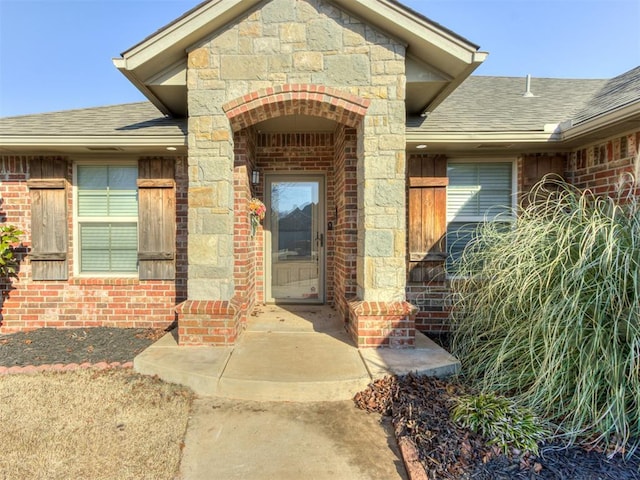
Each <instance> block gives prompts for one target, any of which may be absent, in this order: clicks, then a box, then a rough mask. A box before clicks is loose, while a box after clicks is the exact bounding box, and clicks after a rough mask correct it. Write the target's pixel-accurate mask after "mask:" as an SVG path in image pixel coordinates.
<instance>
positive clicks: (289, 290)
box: [269, 180, 324, 302]
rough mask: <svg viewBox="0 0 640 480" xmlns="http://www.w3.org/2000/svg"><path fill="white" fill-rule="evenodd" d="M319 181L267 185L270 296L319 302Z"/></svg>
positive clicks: (295, 300) (320, 298)
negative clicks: (269, 231)
mask: <svg viewBox="0 0 640 480" xmlns="http://www.w3.org/2000/svg"><path fill="white" fill-rule="evenodd" d="M319 190H320V183H319V181H307V180H303V181H280V180H273V181H271V182H270V193H271V195H270V199H271V202H270V206H269V208H270V212H269V213H270V226H271V296H272V297H273V300H276V301H278V300H281V301H291V302H297V301H303V302H305V301H309V302H314V301H315V302H320V301H322V292H321V283H320V279H321V265H320V263H321V262H320V260H321V258H320V257H321V255H320V248H322V246H323V245H322V244H323V243H324V238H322V237H321V232H320V231H319V228H318V227H319V225H320V221H319V220H320V217H319V212H320V205H319V202H320V195H319Z"/></svg>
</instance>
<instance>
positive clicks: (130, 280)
mask: <svg viewBox="0 0 640 480" xmlns="http://www.w3.org/2000/svg"><path fill="white" fill-rule="evenodd" d="M69 283H70V284H71V285H139V284H140V279H138V277H137V276H136V277H75V278H72V279H70V280H69Z"/></svg>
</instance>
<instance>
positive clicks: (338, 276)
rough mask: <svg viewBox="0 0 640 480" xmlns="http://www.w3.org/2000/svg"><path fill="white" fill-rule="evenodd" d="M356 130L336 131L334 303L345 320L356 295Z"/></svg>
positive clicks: (344, 129) (341, 129)
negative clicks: (351, 301) (349, 302)
mask: <svg viewBox="0 0 640 480" xmlns="http://www.w3.org/2000/svg"><path fill="white" fill-rule="evenodd" d="M357 142H358V139H357V132H356V130H355V129H353V128H346V127H340V128H339V129H338V130H337V132H336V160H335V190H336V195H335V204H336V205H335V211H336V215H335V216H336V218H335V220H334V232H335V238H336V246H335V275H334V284H335V286H334V292H335V305H336V308H337V309H338V311H339V312H340V314H341V316H342V318H343V319H347V318H349V305H348V303H347V302H348V301H349V300H350V299H353V298H355V297H356V289H357V280H356V261H357V254H358V252H357V249H358V248H357V247H358V244H357V241H358V235H357V233H358V231H357V228H358V185H357V177H356V169H357V161H358V159H357V146H358V143H357Z"/></svg>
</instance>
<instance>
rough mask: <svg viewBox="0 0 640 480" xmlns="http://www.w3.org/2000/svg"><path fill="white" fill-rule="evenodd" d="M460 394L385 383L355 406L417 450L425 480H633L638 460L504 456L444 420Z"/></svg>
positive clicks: (410, 379)
mask: <svg viewBox="0 0 640 480" xmlns="http://www.w3.org/2000/svg"><path fill="white" fill-rule="evenodd" d="M462 392H463V387H462V386H461V385H459V384H456V383H455V382H453V381H446V380H439V379H436V378H432V377H423V376H416V375H407V376H404V377H386V378H384V379H381V380H378V381H376V382H374V383H373V384H372V385H371V386H370V387H369V388H368V389H367V390H365V391H363V392H360V393H359V394H357V395H356V397H355V399H354V401H355V403H356V405H357V406H358V407H360V408H362V409H364V410H366V411H369V412H377V413H380V414H382V415H384V416H387V417H389V418H390V419H391V421H392V424H393V425H394V431H395V434H396V436H397V437H398V438H401V437H406V438H408V439H410V440H411V442H413V444H414V445H415V446H416V447H417V450H418V454H419V459H420V462H421V463H422V466H423V467H424V470H425V471H426V473H427V474H428V478H430V479H438V480H440V479H450V480H461V479H464V480H466V479H473V480H518V479H522V480H524V479H540V480H605V479H611V480H614V479H615V480H636V479H640V454H636V455H635V456H634V457H632V458H631V459H629V460H628V461H626V460H625V459H624V458H622V457H620V456H617V457H614V458H612V459H609V458H607V456H606V455H604V454H603V453H599V452H595V451H591V452H587V451H585V450H583V449H582V448H579V447H571V448H564V447H563V446H562V445H558V444H552V445H543V446H542V448H541V449H540V452H539V454H538V455H523V456H518V455H512V456H510V457H508V456H505V455H502V454H500V453H499V452H497V451H496V450H495V449H494V448H492V447H491V446H489V445H487V439H484V438H482V437H481V436H479V435H476V434H474V433H472V432H470V431H468V430H466V429H463V428H461V427H459V426H458V425H456V424H455V423H454V422H453V421H452V420H451V418H450V416H449V411H450V407H451V401H452V398H453V397H454V396H456V395H459V394H460V393H462Z"/></svg>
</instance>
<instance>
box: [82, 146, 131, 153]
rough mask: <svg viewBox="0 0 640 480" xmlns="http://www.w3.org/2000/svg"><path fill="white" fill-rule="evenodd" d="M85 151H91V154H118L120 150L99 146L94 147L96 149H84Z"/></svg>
mask: <svg viewBox="0 0 640 480" xmlns="http://www.w3.org/2000/svg"><path fill="white" fill-rule="evenodd" d="M86 148H87V150H91V151H92V152H119V151H121V150H122V149H121V148H118V147H106V146H105V147H101V146H96V147H86Z"/></svg>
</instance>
